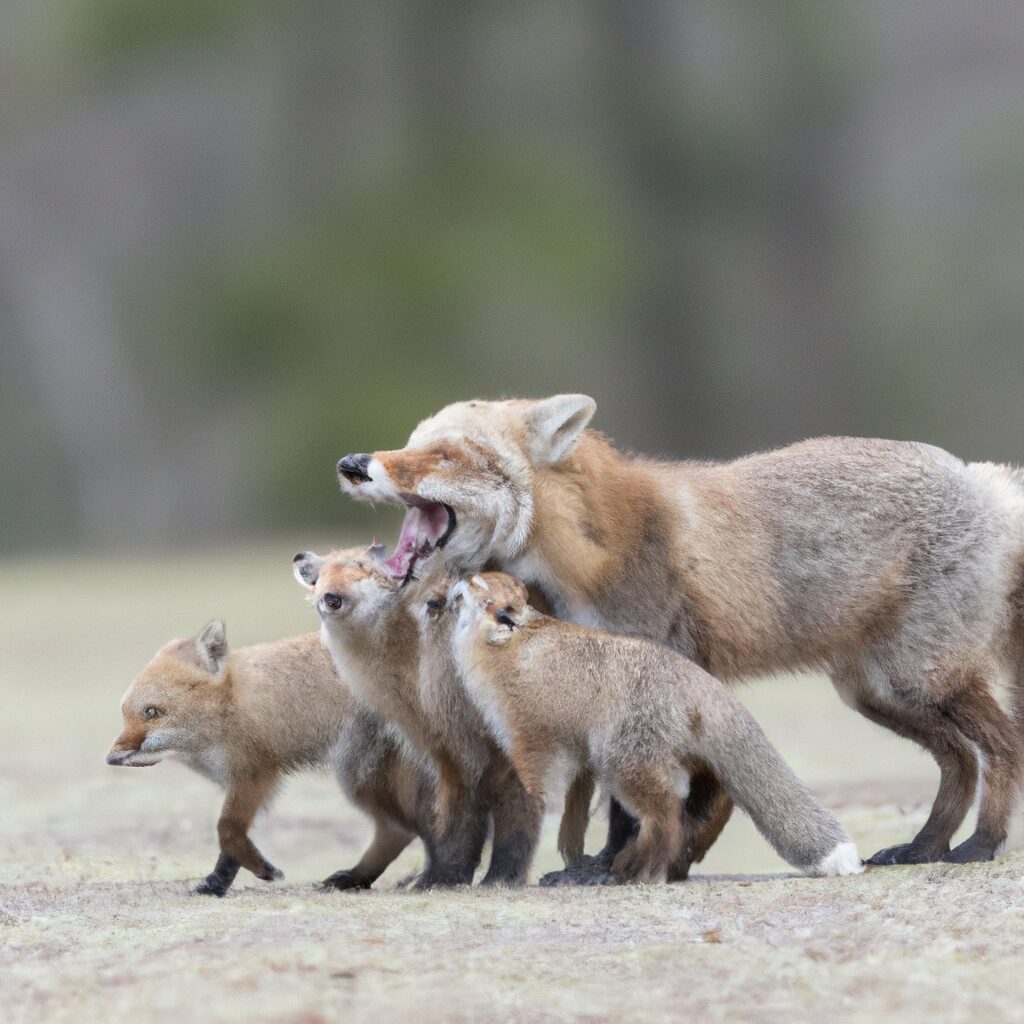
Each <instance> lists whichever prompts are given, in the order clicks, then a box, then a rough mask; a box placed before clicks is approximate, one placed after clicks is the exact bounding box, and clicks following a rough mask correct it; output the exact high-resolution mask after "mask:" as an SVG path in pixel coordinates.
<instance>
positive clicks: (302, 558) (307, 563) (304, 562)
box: [292, 551, 324, 588]
mask: <svg viewBox="0 0 1024 1024" xmlns="http://www.w3.org/2000/svg"><path fill="white" fill-rule="evenodd" d="M323 564H324V560H323V559H322V558H321V557H320V556H319V555H317V554H314V553H313V552H312V551H300V552H299V553H298V554H297V555H296V556H295V557H294V558H293V559H292V572H293V573H294V574H295V578H296V579H297V580H298V581H299V585H300V586H303V587H307V588H308V587H315V586H316V581H317V579H318V578H319V576H320V570H321V569H322V568H323Z"/></svg>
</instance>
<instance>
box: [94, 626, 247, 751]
mask: <svg viewBox="0 0 1024 1024" xmlns="http://www.w3.org/2000/svg"><path fill="white" fill-rule="evenodd" d="M227 655H228V644H227V638H226V636H225V633H224V623H223V622H221V621H219V620H217V619H215V620H214V621H213V622H210V623H208V624H207V625H206V626H204V627H203V628H202V629H201V630H200V631H199V633H198V634H197V635H196V636H194V637H191V638H189V639H187V640H172V641H171V642H170V643H168V644H165V645H164V646H163V647H161V648H160V650H159V651H157V653H156V656H155V657H154V658H153V660H152V661H151V662H150V663H149V664H148V665H147V666H146V667H145V668H144V669H143V670H142V671H141V672H140V673H139V674H138V675H137V676H136V677H135V679H134V681H133V682H132V684H131V686H129V687H128V692H127V693H126V694H125V695H124V699H123V700H122V701H121V717H122V719H123V723H124V728H123V729H122V730H121V735H120V736H118V737H117V739H116V740H114V745H113V746H112V747H111V748H110V753H109V754H107V764H111V765H117V766H123V767H129V768H147V767H149V766H150V765H154V764H156V763H157V762H158V761H162V760H164V759H165V758H167V757H171V756H178V757H182V758H186V759H187V758H189V756H190V755H193V754H197V753H200V752H202V751H203V750H204V749H205V748H207V747H208V746H209V744H210V741H211V740H214V739H216V738H217V736H218V734H219V728H218V719H219V717H220V709H221V707H222V706H223V702H224V697H225V692H226V690H227V673H226V671H225V664H226V662H227Z"/></svg>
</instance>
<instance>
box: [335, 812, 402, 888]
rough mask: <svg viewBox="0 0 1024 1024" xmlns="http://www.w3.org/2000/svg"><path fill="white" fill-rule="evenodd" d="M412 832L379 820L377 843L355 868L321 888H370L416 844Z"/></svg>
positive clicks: (376, 824) (375, 835)
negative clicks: (395, 861)
mask: <svg viewBox="0 0 1024 1024" xmlns="http://www.w3.org/2000/svg"><path fill="white" fill-rule="evenodd" d="M413 838H414V835H413V833H412V832H410V831H409V830H408V829H405V828H402V827H401V826H399V825H397V824H394V823H392V822H389V821H387V820H384V819H380V818H378V819H377V820H376V822H375V828H374V833H373V840H372V842H371V843H370V845H369V846H368V847H367V849H366V852H365V853H364V854H363V855H362V857H360V858H359V863H358V864H356V866H355V867H352V868H347V869H343V870H341V871H335V872H334V874H333V875H330V876H329V877H328V878H325V879H324V880H323V882H321V885H322V887H323V888H325V889H369V888H370V886H372V885H373V883H374V882H376V881H377V879H378V878H380V876H381V875H382V874H383V873H384V871H385V870H386V868H387V867H388V865H389V864H390V863H391V862H392V861H393V860H394V859H395V858H396V857H397V856H398V855H399V854H400V853H401V852H402V851H403V850H404V849H405V848H406V847H407V846H408V845H409V844H410V843H411V842H412V841H413Z"/></svg>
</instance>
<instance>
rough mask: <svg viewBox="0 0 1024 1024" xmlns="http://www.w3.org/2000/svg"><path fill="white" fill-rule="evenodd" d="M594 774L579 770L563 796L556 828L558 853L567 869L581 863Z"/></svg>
mask: <svg viewBox="0 0 1024 1024" xmlns="http://www.w3.org/2000/svg"><path fill="white" fill-rule="evenodd" d="M594 784H595V780H594V772H593V770H592V769H591V768H589V767H587V768H581V769H580V770H579V771H578V772H577V773H576V776H575V777H574V778H573V780H572V782H571V783H570V785H569V789H568V791H567V792H566V794H565V809H564V810H563V811H562V821H561V824H560V825H559V827H558V852H559V853H560V854H561V855H562V860H563V861H564V862H565V866H566V867H567V868H574V867H578V866H579V865H580V864H581V863H582V861H583V842H584V840H585V839H586V835H587V826H588V825H589V824H590V803H591V801H592V800H593V799H594Z"/></svg>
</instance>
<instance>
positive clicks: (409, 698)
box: [295, 545, 541, 888]
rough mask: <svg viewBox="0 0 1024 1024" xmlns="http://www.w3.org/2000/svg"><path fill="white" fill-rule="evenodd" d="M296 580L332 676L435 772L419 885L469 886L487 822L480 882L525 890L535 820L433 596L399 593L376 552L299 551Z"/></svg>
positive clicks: (422, 590)
mask: <svg viewBox="0 0 1024 1024" xmlns="http://www.w3.org/2000/svg"><path fill="white" fill-rule="evenodd" d="M295 575H296V578H297V579H298V580H299V582H300V583H301V584H303V585H304V586H305V587H307V588H312V597H313V602H314V604H315V606H316V609H317V611H318V613H319V614H320V618H321V623H322V635H323V639H324V643H325V645H326V646H327V648H328V650H329V651H330V653H331V656H332V657H333V658H334V662H335V665H336V666H337V668H338V672H339V674H340V675H341V676H342V678H344V679H345V681H346V682H347V683H348V685H349V686H350V687H351V688H352V691H353V692H354V693H355V695H356V696H357V698H358V699H359V700H360V701H362V702H364V703H366V704H367V706H369V707H372V708H373V709H374V710H375V711H376V712H377V713H379V714H380V715H382V716H384V717H385V718H387V719H389V720H390V721H392V722H394V723H395V724H396V725H397V726H398V728H399V729H400V730H401V731H402V732H403V733H404V734H405V735H406V736H407V737H408V740H409V742H410V743H411V744H412V745H413V746H414V747H415V748H416V749H418V750H420V751H422V752H423V753H424V754H426V755H427V756H428V757H429V759H430V760H431V762H432V764H433V765H434V766H435V769H436V773H437V780H438V781H437V800H436V816H437V835H436V839H435V842H436V848H435V856H434V857H433V858H432V862H431V868H430V870H428V871H427V872H426V873H425V874H424V875H423V876H422V877H421V879H420V881H419V883H418V885H419V887H421V888H426V887H429V886H431V885H468V884H469V883H471V882H472V880H473V873H474V871H475V870H476V867H477V865H478V863H479V861H480V856H481V851H482V849H483V845H484V842H485V839H486V834H487V824H488V815H489V814H490V815H491V816H492V817H493V821H494V848H493V853H492V856H491V864H490V868H489V870H488V872H487V875H486V876H485V878H484V882H485V883H487V884H496V883H503V884H508V885H520V884H522V883H523V882H525V880H526V874H527V871H528V870H529V866H530V855H531V854H532V852H533V847H534V837H535V835H536V834H537V833H539V830H540V824H541V820H540V816H539V814H538V813H537V811H536V808H535V805H534V802H533V801H531V800H529V799H528V798H527V796H526V794H525V792H523V789H522V786H521V784H520V782H519V780H518V778H517V776H516V774H515V772H514V771H513V769H512V766H511V765H510V764H509V762H508V759H507V758H506V757H505V756H504V755H503V754H502V753H501V751H500V750H498V748H497V747H496V746H495V744H494V743H493V741H492V740H491V739H490V737H489V736H488V734H487V732H486V729H485V728H484V725H483V722H482V721H481V720H480V718H479V716H478V715H477V713H476V711H475V710H474V709H473V707H472V706H471V705H470V703H469V701H468V700H467V698H466V695H465V693H464V691H463V690H462V688H461V686H460V685H459V683H458V680H457V678H456V675H455V666H454V663H453V660H452V653H451V643H450V639H449V635H448V634H449V632H450V628H449V625H448V624H447V621H446V620H445V619H444V617H443V608H441V607H440V606H439V604H438V603H437V602H435V601H434V600H433V597H434V596H435V589H436V588H430V587H429V586H427V585H426V584H424V585H423V586H420V587H417V586H411V587H410V586H406V585H405V583H406V581H405V580H404V579H399V578H396V577H395V576H394V575H393V574H392V573H390V572H389V571H388V570H387V569H386V568H385V562H384V552H383V550H382V548H381V547H380V546H378V545H375V546H373V547H371V548H369V549H365V548H350V549H347V550H343V551H336V552H334V553H332V554H330V555H328V556H327V557H326V558H322V557H320V556H318V555H316V554H314V553H312V552H303V553H302V554H299V555H296V556H295Z"/></svg>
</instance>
